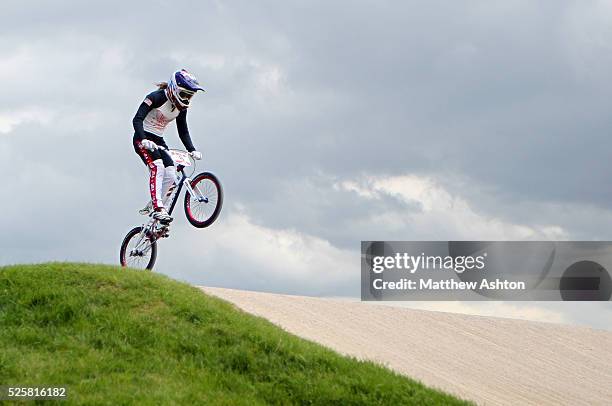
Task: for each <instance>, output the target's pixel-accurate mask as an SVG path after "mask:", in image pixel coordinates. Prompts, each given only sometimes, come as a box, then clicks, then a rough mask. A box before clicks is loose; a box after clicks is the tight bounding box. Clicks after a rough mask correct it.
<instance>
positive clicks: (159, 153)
mask: <svg viewBox="0 0 612 406" xmlns="http://www.w3.org/2000/svg"><path fill="white" fill-rule="evenodd" d="M145 134H146V139H148V140H151V141H153V142H154V143H156V144H157V145H158V146H160V147H162V148H166V150H164V149H162V148H158V149H156V150H155V151H149V150H147V149H146V148H143V147H141V146H140V142H139V141H138V140H136V138H134V140H133V144H134V151H136V153H137V154H138V156H139V157H140V159H142V162H144V164H145V165H147V166H149V163H150V162H153V161H155V160H157V159H161V160H162V161H163V162H164V167H166V168H167V167H169V166H174V161H172V158H171V157H170V154H168V151H167V149H168V146H167V145H166V143H165V142H164V139H163V138H162V137H158V136H156V135H153V134H149V133H145Z"/></svg>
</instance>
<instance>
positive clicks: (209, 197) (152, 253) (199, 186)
mask: <svg viewBox="0 0 612 406" xmlns="http://www.w3.org/2000/svg"><path fill="white" fill-rule="evenodd" d="M168 153H169V154H170V156H171V157H172V160H173V161H174V163H175V165H176V176H177V178H176V181H175V184H174V187H172V188H170V190H169V191H168V193H167V195H166V196H165V197H164V206H166V207H169V209H168V213H169V214H170V215H172V212H173V210H174V206H175V205H176V202H177V201H178V198H179V195H180V193H181V190H182V188H183V187H184V188H185V189H186V191H185V199H184V204H183V206H184V209H185V216H187V220H188V221H189V223H191V225H193V226H194V227H197V228H205V227H208V226H210V225H211V224H212V223H214V221H215V220H216V219H217V217H219V213H220V212H221V206H222V205H223V189H222V187H221V182H219V179H217V177H216V176H215V175H214V174H212V173H210V172H202V173H199V174H198V175H196V176H194V177H193V178H191V175H193V173H194V172H195V161H194V159H193V158H192V157H191V155H189V153H188V152H186V151H182V150H178V149H170V150H168ZM186 171H188V172H189V174H187V173H186ZM168 235H169V225H167V224H162V223H161V222H159V221H158V220H156V219H154V218H153V216H152V213H151V215H149V221H148V222H147V223H144V224H142V225H140V226H138V227H134V228H133V229H131V230H130V231H129V232H128V233H127V235H126V236H125V238H124V239H123V243H122V244H121V249H120V250H119V261H120V263H121V266H124V267H125V266H127V267H130V268H137V269H148V270H151V269H153V266H154V265H155V260H156V259H157V241H158V240H159V239H161V238H165V237H168Z"/></svg>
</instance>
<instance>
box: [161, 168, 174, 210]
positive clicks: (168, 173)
mask: <svg viewBox="0 0 612 406" xmlns="http://www.w3.org/2000/svg"><path fill="white" fill-rule="evenodd" d="M175 180H176V168H175V167H174V166H167V167H166V168H165V170H164V183H163V184H162V196H163V199H164V204H165V203H166V201H165V200H166V198H167V197H169V196H168V195H169V194H170V193H169V192H170V188H171V187H172V186H174V181H175Z"/></svg>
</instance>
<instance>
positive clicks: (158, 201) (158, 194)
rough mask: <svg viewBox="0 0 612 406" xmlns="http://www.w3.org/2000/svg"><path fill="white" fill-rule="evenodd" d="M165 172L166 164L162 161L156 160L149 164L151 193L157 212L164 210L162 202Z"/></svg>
mask: <svg viewBox="0 0 612 406" xmlns="http://www.w3.org/2000/svg"><path fill="white" fill-rule="evenodd" d="M164 172H165V171H164V162H163V161H162V160H161V159H156V160H155V161H152V162H151V163H150V164H149V191H150V192H151V201H152V202H153V209H154V210H155V211H159V210H161V209H163V208H164V202H163V200H162V196H163V194H162V186H163V182H164Z"/></svg>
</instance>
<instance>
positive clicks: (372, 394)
mask: <svg viewBox="0 0 612 406" xmlns="http://www.w3.org/2000/svg"><path fill="white" fill-rule="evenodd" d="M424 339H425V338H424ZM0 384H1V385H9V384H14V385H68V387H69V400H68V402H66V403H65V404H73V403H74V404H83V403H85V404H109V405H120V404H131V403H139V404H151V405H161V404H163V405H167V404H193V403H199V404H201V403H207V404H208V403H210V404H227V405H234V404H249V405H250V404H342V405H357V404H389V405H399V404H415V405H425V404H436V405H437V404H464V403H463V402H461V401H459V400H457V399H456V398H453V397H451V396H449V395H446V394H444V393H441V392H439V391H436V390H432V389H429V388H426V387H424V386H423V385H421V384H419V383H417V382H415V381H412V380H410V379H407V378H405V377H402V376H400V375H397V374H395V373H393V372H391V371H389V370H387V369H385V368H383V367H381V366H378V365H375V364H373V363H370V362H360V361H358V360H355V359H352V358H348V357H344V356H341V355H339V354H337V353H335V352H333V351H331V350H328V349H326V348H324V347H322V346H319V345H317V344H314V343H312V342H309V341H306V340H303V339H300V338H298V337H295V336H293V335H291V334H288V333H287V332H285V331H283V330H281V329H279V328H278V327H276V326H274V325H272V324H271V323H269V322H267V321H266V320H264V319H261V318H257V317H253V316H251V315H248V314H246V313H244V312H242V311H240V310H237V309H236V308H235V307H234V306H232V305H231V304H229V303H227V302H224V301H222V300H219V299H216V298H213V297H210V296H207V295H204V294H203V293H202V292H200V291H199V290H197V289H196V288H193V287H191V286H189V285H187V284H183V283H179V282H176V281H173V280H172V279H169V278H167V277H164V276H162V275H158V274H155V273H151V272H141V271H133V270H127V269H121V268H118V267H112V266H101V265H86V264H69V263H49V264H41V265H20V266H9V267H0Z"/></svg>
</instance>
